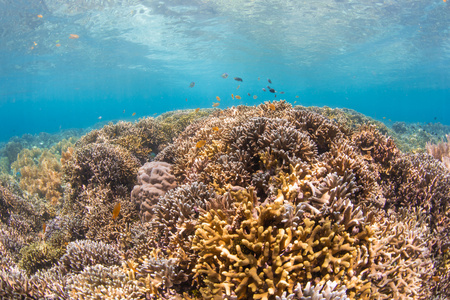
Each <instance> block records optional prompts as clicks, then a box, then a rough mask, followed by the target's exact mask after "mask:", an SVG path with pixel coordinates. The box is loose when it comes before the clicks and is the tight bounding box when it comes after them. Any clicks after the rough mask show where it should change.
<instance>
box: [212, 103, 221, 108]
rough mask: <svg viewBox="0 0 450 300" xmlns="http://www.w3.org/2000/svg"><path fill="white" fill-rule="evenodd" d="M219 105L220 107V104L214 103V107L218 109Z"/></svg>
mask: <svg viewBox="0 0 450 300" xmlns="http://www.w3.org/2000/svg"><path fill="white" fill-rule="evenodd" d="M219 105H220V103H214V102H213V105H212V107H217V106H219Z"/></svg>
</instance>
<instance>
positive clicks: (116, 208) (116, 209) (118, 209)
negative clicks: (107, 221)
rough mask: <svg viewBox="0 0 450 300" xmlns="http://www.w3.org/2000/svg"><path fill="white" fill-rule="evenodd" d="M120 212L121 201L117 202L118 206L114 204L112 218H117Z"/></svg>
mask: <svg viewBox="0 0 450 300" xmlns="http://www.w3.org/2000/svg"><path fill="white" fill-rule="evenodd" d="M119 214H120V202H117V204H116V206H114V209H113V214H112V218H113V220H115V219H116V218H117V217H118V216H119Z"/></svg>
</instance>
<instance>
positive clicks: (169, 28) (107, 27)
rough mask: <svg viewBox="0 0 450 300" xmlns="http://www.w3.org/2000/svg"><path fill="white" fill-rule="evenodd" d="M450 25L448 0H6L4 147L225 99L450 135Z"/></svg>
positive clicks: (1, 103) (1, 72)
mask: <svg viewBox="0 0 450 300" xmlns="http://www.w3.org/2000/svg"><path fill="white" fill-rule="evenodd" d="M39 15H42V18H41V17H40V16H39ZM449 19H450V1H448V2H443V1H442V0H434V1H431V0H426V1H425V0H423V1H406V0H400V1H394V0H386V1H382V0H380V1H366V0H364V1H363V0H354V1H346V0H339V1H335V0H332V1H331V0H319V1H300V0H291V1H289V0H267V1H250V0H248V1H243V0H242V1H233V0H227V1H225V0H221V1H219V0H217V1H207V0H203V1H187V0H178V1H137V0H134V1H133V0H123V1H119V0H111V1H108V0H102V1H100V0H94V1H88V0H85V1H82V0H69V1H67V0H64V1H63V0H48V1H35V0H33V1H31V0H30V1H25V0H20V1H18V0H14V1H13V0H0V25H1V26H0V120H1V123H0V126H1V127H0V141H1V140H3V141H4V140H8V139H9V138H10V137H11V136H14V135H19V136H20V135H22V134H24V133H32V134H34V133H39V132H42V131H43V132H58V131H59V130H63V129H68V128H81V127H82V128H85V127H90V126H93V125H94V124H96V123H98V122H105V121H110V120H119V119H120V120H133V119H137V118H139V117H143V116H148V115H149V116H152V115H153V114H155V113H156V114H160V113H163V112H165V111H170V110H174V109H185V108H197V107H211V105H212V103H213V102H216V100H215V97H216V96H219V97H220V98H221V99H222V101H221V104H220V106H219V108H225V107H227V106H232V105H238V104H248V105H255V104H258V103H261V102H263V101H267V100H273V99H286V100H288V101H289V102H291V103H294V101H297V103H296V104H302V105H306V106H309V105H317V106H323V105H328V106H331V107H347V108H352V109H355V110H357V111H359V112H362V113H364V114H366V115H369V116H371V117H374V118H377V119H380V120H381V119H382V118H383V117H384V118H386V120H387V119H390V120H392V122H394V121H406V122H441V123H443V124H450V114H449V111H450V104H449V103H450V22H449V21H448V20H449ZM70 34H76V35H78V36H79V38H77V39H70V38H69V36H70ZM57 44H59V45H60V46H59V47H58V46H57ZM224 72H226V73H228V74H229V77H228V78H227V79H224V78H222V77H221V74H223V73H224ZM233 77H241V78H242V79H243V82H237V81H235V80H233ZM258 78H259V79H258ZM269 78H270V79H271V80H272V82H273V83H272V84H269V83H268V82H267V79H269ZM191 82H195V86H194V87H193V88H190V87H189V84H190V83H191ZM239 85H240V86H239ZM267 85H270V86H271V87H273V88H274V89H276V91H277V92H278V93H277V97H276V98H274V94H271V93H269V92H264V91H262V88H263V87H266V86H267ZM238 86H239V89H238ZM281 91H283V92H285V93H284V94H280V93H279V92H281ZM232 93H233V94H235V95H240V96H241V97H242V99H241V100H236V99H234V100H233V99H231V94H232ZM247 93H250V94H251V96H248V95H247ZM253 95H256V96H257V97H258V98H257V99H256V100H255V99H253ZM296 96H298V98H296ZM134 112H135V113H136V115H135V116H132V114H133V113H134ZM99 117H101V119H99Z"/></svg>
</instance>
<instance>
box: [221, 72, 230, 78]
mask: <svg viewBox="0 0 450 300" xmlns="http://www.w3.org/2000/svg"><path fill="white" fill-rule="evenodd" d="M220 76H222V78H223V79H227V78H228V74H227V73H223V74H222V75H220Z"/></svg>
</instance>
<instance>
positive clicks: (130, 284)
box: [65, 264, 144, 300]
mask: <svg viewBox="0 0 450 300" xmlns="http://www.w3.org/2000/svg"><path fill="white" fill-rule="evenodd" d="M142 286H143V284H142V283H140V282H139V281H136V280H130V279H129V278H128V277H127V275H126V273H125V272H124V271H123V270H122V269H121V268H119V267H117V266H110V267H105V266H103V265H100V264H97V265H94V266H87V267H86V268H85V269H84V270H83V271H82V272H81V273H80V274H77V275H73V276H71V277H69V278H68V280H67V285H66V286H65V291H66V293H67V295H69V296H70V299H110V300H113V299H143V298H144V295H143V293H142V292H141V291H140V289H141V288H142Z"/></svg>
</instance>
